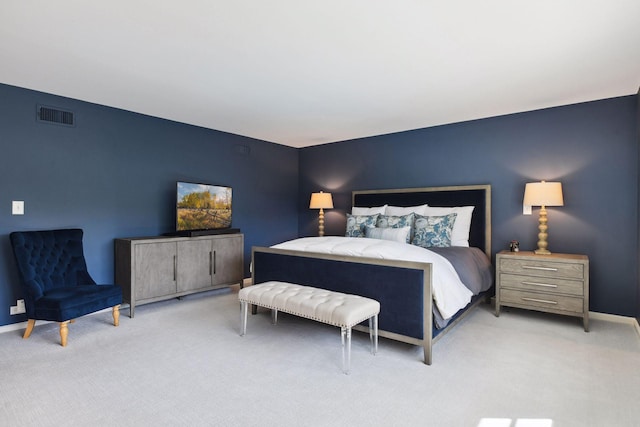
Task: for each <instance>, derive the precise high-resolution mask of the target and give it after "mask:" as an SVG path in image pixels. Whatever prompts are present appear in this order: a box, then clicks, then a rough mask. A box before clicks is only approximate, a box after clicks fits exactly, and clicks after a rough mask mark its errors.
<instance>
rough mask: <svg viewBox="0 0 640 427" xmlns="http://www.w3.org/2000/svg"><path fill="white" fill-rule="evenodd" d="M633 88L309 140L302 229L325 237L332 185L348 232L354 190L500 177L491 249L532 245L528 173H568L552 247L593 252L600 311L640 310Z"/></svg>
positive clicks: (494, 181) (552, 226) (336, 230)
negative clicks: (547, 105) (321, 220)
mask: <svg viewBox="0 0 640 427" xmlns="http://www.w3.org/2000/svg"><path fill="white" fill-rule="evenodd" d="M637 109H638V107H637V96H636V95H632V96H625V97H619V98H612V99H606V100H601V101H594V102H588V103H582V104H576V105H570V106H564V107H558V108H551V109H545V110H538V111H533V112H527V113H520V114H513V115H507V116H500V117H493V118H489V119H483V120H476V121H469V122H463V123H455V124H451V125H446V126H438V127H432V128H426V129H419V130H414V131H408V132H402V133H396V134H390V135H381V136H376V137H371V138H363V139H358V140H352V141H344V142H339V143H334V144H327V145H321V146H316V147H308V148H304V149H301V152H300V202H299V209H300V212H301V214H300V223H299V224H300V235H302V236H309V235H317V211H315V210H310V209H309V208H308V207H309V197H310V195H311V193H312V192H314V191H319V190H323V191H330V192H331V193H333V196H334V206H335V209H330V210H325V233H326V234H328V235H331V234H335V235H339V234H343V233H344V228H345V221H346V219H345V213H346V212H347V211H349V209H350V206H351V205H350V203H351V191H352V190H366V189H380V188H403V187H426V186H443V185H464V184H491V186H492V223H493V224H492V243H493V252H494V254H495V252H497V251H499V250H502V249H506V248H507V247H508V243H509V241H510V240H513V239H516V240H519V241H520V242H521V248H523V249H525V250H532V249H535V247H536V246H537V245H536V242H537V232H538V231H537V226H538V213H539V208H534V210H533V215H531V216H524V215H522V199H523V195H524V186H525V183H527V182H531V181H539V180H543V179H545V180H559V181H561V182H562V185H563V191H564V197H565V206H562V207H550V208H547V210H548V217H549V239H548V241H549V249H550V250H551V251H552V252H558V253H562V252H565V253H583V254H587V255H588V256H589V258H590V273H591V276H590V279H591V307H590V309H591V310H592V311H597V312H604V313H612V314H619V315H625V316H636V315H637V313H638V297H637V293H638V267H637V260H638V186H639V183H638V167H639V166H638V137H637V129H636V127H637V121H638V119H637Z"/></svg>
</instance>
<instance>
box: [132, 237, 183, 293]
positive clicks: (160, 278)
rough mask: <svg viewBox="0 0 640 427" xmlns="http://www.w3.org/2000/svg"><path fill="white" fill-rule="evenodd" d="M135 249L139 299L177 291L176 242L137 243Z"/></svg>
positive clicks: (135, 269)
mask: <svg viewBox="0 0 640 427" xmlns="http://www.w3.org/2000/svg"><path fill="white" fill-rule="evenodd" d="M134 251H135V268H134V271H135V278H136V279H135V284H136V285H135V294H136V299H137V300H143V299H146V298H155V297H160V296H165V295H171V294H175V293H176V262H177V259H176V255H177V253H176V244H175V243H174V242H169V243H159V242H151V243H137V244H136V245H135V248H134Z"/></svg>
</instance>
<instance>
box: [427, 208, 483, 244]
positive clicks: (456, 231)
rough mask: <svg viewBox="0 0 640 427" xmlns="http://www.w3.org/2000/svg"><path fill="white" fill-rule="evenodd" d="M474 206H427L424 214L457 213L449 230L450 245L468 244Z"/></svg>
mask: <svg viewBox="0 0 640 427" xmlns="http://www.w3.org/2000/svg"><path fill="white" fill-rule="evenodd" d="M473 208H475V206H457V207H454V208H437V207H434V206H427V207H426V208H425V215H426V216H442V215H448V214H450V213H455V214H457V216H456V222H455V223H454V224H453V231H452V232H451V246H466V247H468V246H469V230H471V214H473Z"/></svg>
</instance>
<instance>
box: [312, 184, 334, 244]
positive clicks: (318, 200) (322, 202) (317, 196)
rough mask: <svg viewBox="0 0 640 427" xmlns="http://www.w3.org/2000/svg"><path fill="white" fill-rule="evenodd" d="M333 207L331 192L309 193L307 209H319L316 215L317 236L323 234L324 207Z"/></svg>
mask: <svg viewBox="0 0 640 427" xmlns="http://www.w3.org/2000/svg"><path fill="white" fill-rule="evenodd" d="M332 208H333V199H332V198H331V193H323V192H322V191H321V192H319V193H311V202H310V203H309V209H320V214H319V216H318V236H324V209H332Z"/></svg>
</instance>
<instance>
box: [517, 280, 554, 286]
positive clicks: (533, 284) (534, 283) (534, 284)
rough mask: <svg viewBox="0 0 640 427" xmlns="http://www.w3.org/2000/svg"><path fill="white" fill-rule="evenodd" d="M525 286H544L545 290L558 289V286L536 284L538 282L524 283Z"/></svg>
mask: <svg viewBox="0 0 640 427" xmlns="http://www.w3.org/2000/svg"><path fill="white" fill-rule="evenodd" d="M522 284H523V285H531V286H543V287H545V288H557V287H558V285H552V284H549V283H536V282H525V281H523V282H522Z"/></svg>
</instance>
